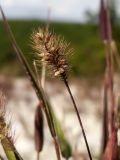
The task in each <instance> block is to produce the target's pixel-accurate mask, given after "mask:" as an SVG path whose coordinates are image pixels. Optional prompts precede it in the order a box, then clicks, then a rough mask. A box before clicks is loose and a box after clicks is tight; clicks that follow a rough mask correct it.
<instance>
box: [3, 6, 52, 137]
mask: <svg viewBox="0 0 120 160" xmlns="http://www.w3.org/2000/svg"><path fill="white" fill-rule="evenodd" d="M0 10H1V13H2V17H3V21H4V25H5V28H6V31H7V34H8V36H9V38H10V41H11V43H12V46H13V48H14V50H15V53H16V55H17V57H18V58H19V60H20V62H21V64H22V65H23V67H24V68H25V71H26V73H27V74H28V77H29V79H30V81H31V84H32V86H33V87H34V89H35V91H36V94H37V96H38V98H39V99H40V100H41V99H42V101H43V103H44V105H43V106H44V109H45V113H46V114H47V120H48V124H49V125H50V131H51V133H52V135H53V134H54V133H53V132H54V129H53V127H52V125H51V117H50V115H49V112H50V111H49V108H48V107H47V105H48V102H47V103H46V99H45V96H44V93H43V90H42V88H40V86H39V85H38V83H37V81H36V79H35V76H34V74H33V71H32V70H31V68H30V66H29V64H28V62H27V61H26V59H25V57H24V55H23V53H22V51H21V49H20V48H19V47H18V45H17V43H16V40H15V38H14V35H13V33H12V31H11V29H10V27H9V24H8V22H7V20H6V18H5V15H4V13H3V10H2V8H1V7H0Z"/></svg>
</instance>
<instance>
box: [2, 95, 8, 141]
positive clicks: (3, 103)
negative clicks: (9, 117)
mask: <svg viewBox="0 0 120 160" xmlns="http://www.w3.org/2000/svg"><path fill="white" fill-rule="evenodd" d="M7 135H8V125H7V124H6V122H5V96H4V95H3V94H2V93H0V140H2V139H3V138H4V137H5V136H7Z"/></svg>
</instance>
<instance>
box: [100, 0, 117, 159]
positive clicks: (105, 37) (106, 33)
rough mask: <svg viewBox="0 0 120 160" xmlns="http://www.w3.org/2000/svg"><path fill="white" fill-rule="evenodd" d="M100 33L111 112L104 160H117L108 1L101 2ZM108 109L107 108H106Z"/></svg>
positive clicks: (111, 41)
mask: <svg viewBox="0 0 120 160" xmlns="http://www.w3.org/2000/svg"><path fill="white" fill-rule="evenodd" d="M100 33H101V39H102V41H103V44H104V48H105V55H106V69H105V70H106V71H107V82H108V87H107V90H108V91H109V98H107V99H106V100H107V101H108V102H109V110H110V112H108V111H107V113H105V112H106V110H105V108H104V116H105V115H106V116H108V117H109V119H110V120H109V121H106V122H105V123H107V124H106V125H105V126H106V129H105V128H104V135H105V134H106V133H105V132H106V130H107V128H108V127H109V126H110V129H109V130H108V140H107V143H106V140H105V139H104V149H103V154H104V155H103V160H116V159H117V131H118V129H117V128H116V126H115V110H116V104H115V95H114V64H113V53H114V52H113V47H112V43H113V38H112V27H111V21H110V11H109V7H108V0H101V6H100ZM108 102H107V103H108ZM104 107H106V106H104Z"/></svg>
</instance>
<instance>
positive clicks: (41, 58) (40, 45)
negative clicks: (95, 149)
mask: <svg viewBox="0 0 120 160" xmlns="http://www.w3.org/2000/svg"><path fill="white" fill-rule="evenodd" d="M31 41H32V48H33V50H34V53H35V55H36V60H37V62H39V63H41V62H45V63H46V64H47V65H48V66H49V67H50V68H52V70H53V74H54V76H59V77H60V78H61V79H62V80H63V82H64V84H65V86H66V88H67V90H68V93H69V95H70V98H71V100H72V102H73V106H74V109H75V112H76V115H77V118H78V120H79V124H80V127H81V129H82V134H83V137H84V140H85V144H86V147H87V151H88V155H89V158H90V160H92V156H91V152H90V149H89V145H88V142H87V138H86V134H85V131H84V128H83V124H82V121H81V118H80V115H79V112H78V109H77V105H76V103H75V100H74V98H73V95H72V92H71V89H70V87H69V84H68V80H67V70H68V64H67V61H66V59H67V58H68V56H69V54H70V53H71V51H72V50H71V48H70V47H69V44H68V43H66V41H65V40H64V39H63V38H61V37H60V36H58V37H57V36H56V35H54V34H53V33H52V32H49V30H45V29H38V30H37V31H34V32H33V33H32V35H31Z"/></svg>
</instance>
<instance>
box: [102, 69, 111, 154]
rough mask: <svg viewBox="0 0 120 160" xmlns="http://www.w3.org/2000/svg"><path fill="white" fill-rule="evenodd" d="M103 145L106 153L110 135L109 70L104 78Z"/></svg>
mask: <svg viewBox="0 0 120 160" xmlns="http://www.w3.org/2000/svg"><path fill="white" fill-rule="evenodd" d="M103 105H104V106H103V146H102V153H104V151H105V148H106V145H107V142H108V137H109V129H108V126H109V125H108V124H109V120H108V77H107V72H106V73H105V80H104V97H103Z"/></svg>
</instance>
